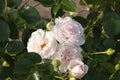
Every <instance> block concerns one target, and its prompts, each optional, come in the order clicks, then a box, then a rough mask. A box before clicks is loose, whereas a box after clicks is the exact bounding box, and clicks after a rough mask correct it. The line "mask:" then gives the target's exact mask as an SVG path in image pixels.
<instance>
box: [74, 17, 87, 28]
mask: <svg viewBox="0 0 120 80" xmlns="http://www.w3.org/2000/svg"><path fill="white" fill-rule="evenodd" d="M73 19H75V20H76V21H78V22H79V23H80V24H81V25H82V26H83V27H85V26H86V25H87V20H86V19H85V18H83V17H80V16H76V17H73Z"/></svg>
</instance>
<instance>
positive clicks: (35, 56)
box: [24, 52, 42, 63]
mask: <svg viewBox="0 0 120 80" xmlns="http://www.w3.org/2000/svg"><path fill="white" fill-rule="evenodd" d="M24 57H25V58H27V59H29V60H31V61H32V62H34V63H40V62H41V61H42V59H41V56H40V55H39V54H38V53H34V52H30V53H27V54H24Z"/></svg>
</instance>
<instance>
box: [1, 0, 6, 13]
mask: <svg viewBox="0 0 120 80" xmlns="http://www.w3.org/2000/svg"><path fill="white" fill-rule="evenodd" d="M4 6H5V0H0V13H1V12H2V11H3V9H4Z"/></svg>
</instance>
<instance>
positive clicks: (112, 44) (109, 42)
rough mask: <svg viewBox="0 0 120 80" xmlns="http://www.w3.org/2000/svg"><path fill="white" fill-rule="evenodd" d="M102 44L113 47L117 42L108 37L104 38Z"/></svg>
mask: <svg viewBox="0 0 120 80" xmlns="http://www.w3.org/2000/svg"><path fill="white" fill-rule="evenodd" d="M103 45H104V46H105V47H106V48H115V47H116V45H117V42H116V41H115V40H114V39H111V38H109V39H105V40H104V42H103Z"/></svg>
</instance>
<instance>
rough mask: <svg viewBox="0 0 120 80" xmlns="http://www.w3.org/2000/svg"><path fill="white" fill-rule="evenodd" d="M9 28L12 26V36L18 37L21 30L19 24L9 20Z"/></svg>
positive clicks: (12, 37) (13, 37)
mask: <svg viewBox="0 0 120 80" xmlns="http://www.w3.org/2000/svg"><path fill="white" fill-rule="evenodd" d="M9 28H10V38H11V39H18V38H19V32H18V29H17V26H16V25H15V24H14V23H13V22H9Z"/></svg>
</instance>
